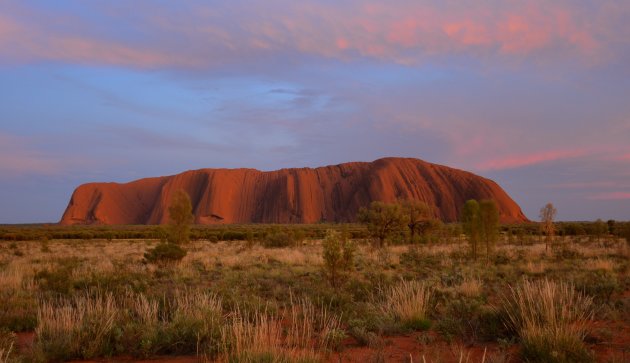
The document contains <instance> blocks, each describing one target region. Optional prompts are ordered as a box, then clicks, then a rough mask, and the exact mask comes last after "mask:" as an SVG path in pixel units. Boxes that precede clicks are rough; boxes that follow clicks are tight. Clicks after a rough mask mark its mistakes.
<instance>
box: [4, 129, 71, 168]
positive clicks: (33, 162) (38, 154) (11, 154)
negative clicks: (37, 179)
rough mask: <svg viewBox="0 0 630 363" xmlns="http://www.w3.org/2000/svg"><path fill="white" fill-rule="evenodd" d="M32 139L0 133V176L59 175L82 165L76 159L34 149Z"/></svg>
mask: <svg viewBox="0 0 630 363" xmlns="http://www.w3.org/2000/svg"><path fill="white" fill-rule="evenodd" d="M33 144H34V140H32V138H26V137H19V136H15V135H10V134H7V133H1V132H0V175H1V176H3V177H5V178H7V177H8V178H13V177H21V176H28V175H59V174H62V173H63V172H65V171H66V170H68V168H69V167H71V166H76V165H77V164H80V163H82V162H81V160H80V159H79V158H77V157H63V158H60V157H55V156H53V155H50V154H48V153H46V152H44V151H42V150H38V149H37V148H36V147H34V145H33Z"/></svg>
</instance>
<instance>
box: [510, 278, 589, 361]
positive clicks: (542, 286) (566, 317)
mask: <svg viewBox="0 0 630 363" xmlns="http://www.w3.org/2000/svg"><path fill="white" fill-rule="evenodd" d="M503 307H504V309H505V311H506V313H507V316H508V325H509V326H510V327H511V328H513V329H514V330H515V331H516V332H517V333H518V334H519V336H520V337H521V340H522V344H523V356H524V357H523V358H525V360H526V361H532V362H590V361H592V360H593V358H592V356H591V354H590V353H589V352H588V350H587V349H586V347H585V346H584V344H583V339H584V337H585V336H586V334H587V332H588V330H589V326H590V323H591V320H592V318H593V302H592V299H591V298H590V297H588V296H585V295H583V294H581V293H579V292H577V291H576V290H575V289H574V288H573V286H572V285H570V284H568V283H565V282H553V281H549V280H547V279H544V280H540V281H534V282H532V281H528V280H525V281H523V282H522V283H521V284H520V285H518V286H516V287H511V288H510V293H509V294H508V295H507V296H504V297H503Z"/></svg>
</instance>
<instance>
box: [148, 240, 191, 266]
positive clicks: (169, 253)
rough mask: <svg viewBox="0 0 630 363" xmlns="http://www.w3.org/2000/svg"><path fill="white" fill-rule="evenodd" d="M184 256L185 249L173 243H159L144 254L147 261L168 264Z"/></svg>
mask: <svg viewBox="0 0 630 363" xmlns="http://www.w3.org/2000/svg"><path fill="white" fill-rule="evenodd" d="M185 256H186V250H185V249H183V248H181V247H180V246H179V245H176V244H174V243H159V244H158V245H157V246H155V247H154V248H152V249H150V250H148V251H147V252H146V253H145V254H144V259H145V260H146V261H147V262H150V263H155V264H168V263H173V262H177V261H180V260H181V259H182V258H184V257H185Z"/></svg>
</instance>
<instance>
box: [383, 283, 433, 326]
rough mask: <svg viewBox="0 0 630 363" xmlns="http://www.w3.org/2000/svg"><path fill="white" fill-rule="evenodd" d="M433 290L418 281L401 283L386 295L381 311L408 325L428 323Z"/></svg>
mask: <svg viewBox="0 0 630 363" xmlns="http://www.w3.org/2000/svg"><path fill="white" fill-rule="evenodd" d="M432 294H433V289H432V288H431V287H429V286H427V285H425V284H424V283H423V282H420V281H417V280H411V281H404V280H402V281H400V282H399V283H398V284H396V285H394V286H393V287H392V288H391V289H389V291H388V292H387V293H386V296H385V300H384V301H383V304H382V305H381V309H382V311H383V312H384V313H385V314H389V315H391V316H393V317H395V318H396V319H398V320H400V321H401V322H403V323H406V324H413V325H415V324H422V322H423V321H426V317H427V312H428V309H429V306H430V305H429V304H430V301H431V296H432Z"/></svg>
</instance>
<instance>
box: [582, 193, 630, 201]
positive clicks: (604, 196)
mask: <svg viewBox="0 0 630 363" xmlns="http://www.w3.org/2000/svg"><path fill="white" fill-rule="evenodd" d="M587 199H591V200H626V199H630V192H607V193H597V194H593V195H589V196H588V197H587Z"/></svg>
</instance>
